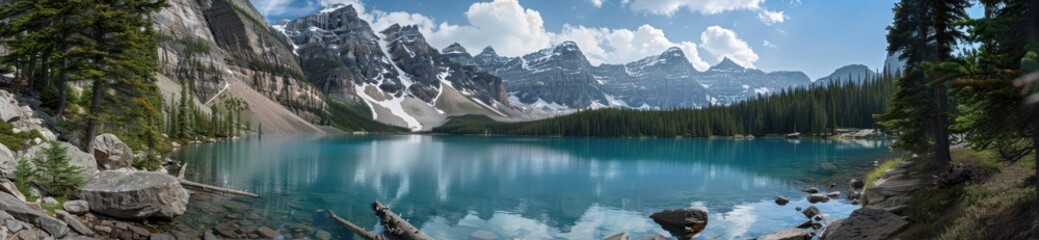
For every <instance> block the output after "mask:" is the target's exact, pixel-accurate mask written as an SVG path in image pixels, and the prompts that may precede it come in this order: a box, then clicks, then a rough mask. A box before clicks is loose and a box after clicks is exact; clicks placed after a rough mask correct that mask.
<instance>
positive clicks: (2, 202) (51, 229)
mask: <svg viewBox="0 0 1039 240" xmlns="http://www.w3.org/2000/svg"><path fill="white" fill-rule="evenodd" d="M0 209H3V211H4V212H6V213H7V214H9V215H10V216H12V217H13V218H14V219H17V220H18V221H22V222H26V223H29V224H32V225H34V226H37V227H39V228H41V229H43V230H44V231H46V232H47V234H49V235H51V236H53V237H56V238H61V237H63V236H65V235H66V234H68V232H69V228H68V225H66V224H65V222H62V221H61V220H58V219H56V218H53V217H51V216H48V215H47V214H46V213H44V212H42V211H40V210H36V209H33V208H31V207H29V205H26V204H25V202H23V201H22V200H19V199H18V198H15V197H14V196H11V195H10V194H6V193H0ZM34 235H35V234H34ZM41 238H42V236H41Z"/></svg>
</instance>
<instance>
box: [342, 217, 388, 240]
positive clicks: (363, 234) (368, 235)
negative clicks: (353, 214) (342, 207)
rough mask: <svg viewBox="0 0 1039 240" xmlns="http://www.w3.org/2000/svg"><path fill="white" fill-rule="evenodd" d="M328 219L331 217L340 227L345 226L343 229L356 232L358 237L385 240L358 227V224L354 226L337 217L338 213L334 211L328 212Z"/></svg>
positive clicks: (369, 239)
mask: <svg viewBox="0 0 1039 240" xmlns="http://www.w3.org/2000/svg"><path fill="white" fill-rule="evenodd" d="M328 217H331V218H332V220H335V221H336V222H338V223H339V224H340V225H343V227H346V228H349V229H350V230H351V231H354V233H357V235H360V236H361V237H362V238H364V239H368V240H381V239H383V238H380V236H376V235H375V234H372V233H370V232H368V231H367V230H364V228H362V227H360V226H357V225H356V224H354V223H352V222H350V221H347V220H346V219H343V218H341V217H339V216H336V213H335V212H333V211H332V210H328Z"/></svg>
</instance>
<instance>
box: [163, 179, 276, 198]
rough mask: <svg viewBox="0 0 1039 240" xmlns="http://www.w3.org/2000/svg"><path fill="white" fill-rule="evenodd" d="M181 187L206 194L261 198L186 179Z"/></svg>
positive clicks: (182, 181) (240, 191)
mask: <svg viewBox="0 0 1039 240" xmlns="http://www.w3.org/2000/svg"><path fill="white" fill-rule="evenodd" d="M180 185H181V186H184V187H186V188H193V189H198V190H202V191H206V192H214V193H230V194H236V195H242V196H249V197H259V195H256V194H255V193H250V192H246V191H242V190H235V189H230V188H222V187H217V186H212V185H206V184H201V183H197V182H192V181H188V180H184V179H181V180H180Z"/></svg>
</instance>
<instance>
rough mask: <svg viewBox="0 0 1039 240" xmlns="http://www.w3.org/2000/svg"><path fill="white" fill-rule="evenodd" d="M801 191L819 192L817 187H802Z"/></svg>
mask: <svg viewBox="0 0 1039 240" xmlns="http://www.w3.org/2000/svg"><path fill="white" fill-rule="evenodd" d="M801 191H802V192H806V193H819V189H818V188H815V187H806V188H802V189H801Z"/></svg>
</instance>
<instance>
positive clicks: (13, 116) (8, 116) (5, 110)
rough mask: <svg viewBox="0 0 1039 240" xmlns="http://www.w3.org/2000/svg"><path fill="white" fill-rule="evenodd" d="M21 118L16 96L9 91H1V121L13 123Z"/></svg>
mask: <svg viewBox="0 0 1039 240" xmlns="http://www.w3.org/2000/svg"><path fill="white" fill-rule="evenodd" d="M19 116H21V107H19V106H18V100H17V98H16V97H15V95H14V94H12V93H11V92H8V91H7V90H0V120H3V121H4V122H12V121H15V120H17V118H18V117H19Z"/></svg>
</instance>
